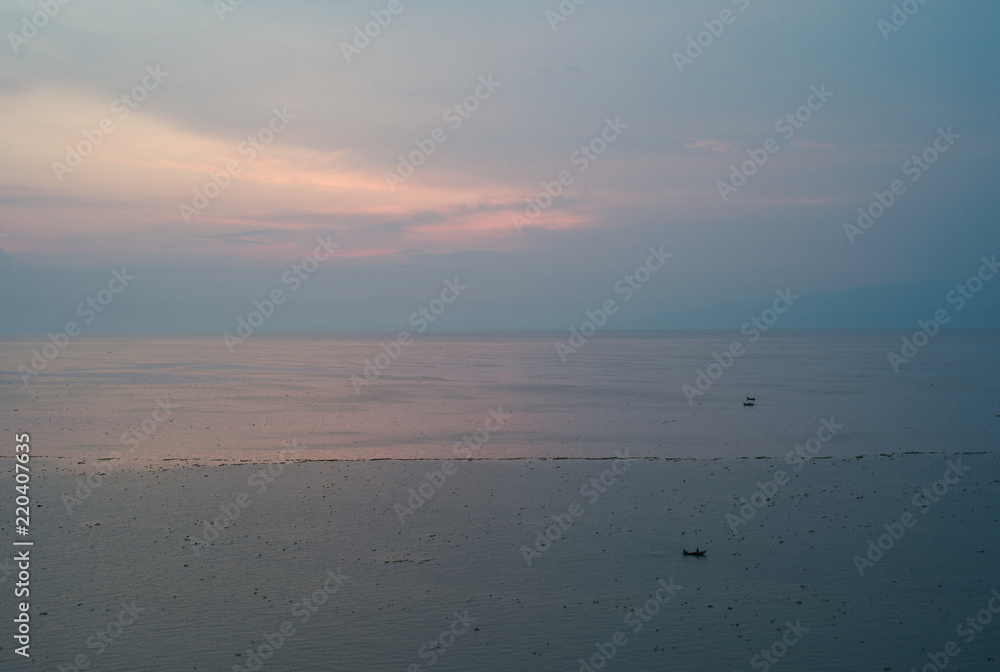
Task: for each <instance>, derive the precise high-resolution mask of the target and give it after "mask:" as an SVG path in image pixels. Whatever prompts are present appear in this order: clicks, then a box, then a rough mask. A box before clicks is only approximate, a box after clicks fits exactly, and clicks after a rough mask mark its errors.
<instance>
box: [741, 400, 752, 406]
mask: <svg viewBox="0 0 1000 672" xmlns="http://www.w3.org/2000/svg"><path fill="white" fill-rule="evenodd" d="M743 405H744V406H753V402H752V401H744V402H743Z"/></svg>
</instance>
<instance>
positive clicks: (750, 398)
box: [747, 397, 757, 401]
mask: <svg viewBox="0 0 1000 672" xmlns="http://www.w3.org/2000/svg"><path fill="white" fill-rule="evenodd" d="M747 401H757V397H747Z"/></svg>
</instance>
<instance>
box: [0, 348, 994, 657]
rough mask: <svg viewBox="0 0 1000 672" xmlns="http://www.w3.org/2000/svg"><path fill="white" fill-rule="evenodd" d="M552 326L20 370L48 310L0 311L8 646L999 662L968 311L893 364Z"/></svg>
mask: <svg viewBox="0 0 1000 672" xmlns="http://www.w3.org/2000/svg"><path fill="white" fill-rule="evenodd" d="M560 336H561V335H558V336H547V335H535V336H530V337H528V336H520V337H514V336H504V337H491V338H486V337H452V338H442V337H436V338H433V339H431V338H426V339H422V340H417V341H416V342H414V343H413V344H412V345H410V346H407V347H406V348H401V350H400V355H399V356H398V357H397V358H396V359H395V360H394V361H392V363H391V365H390V366H389V367H388V368H387V369H386V370H385V371H384V372H382V373H381V375H379V376H378V377H377V378H376V379H375V380H374V381H373V382H372V383H371V384H370V385H364V386H362V387H361V388H360V392H361V393H360V394H357V393H356V392H355V389H354V386H353V385H352V384H351V382H350V378H351V376H363V372H362V371H363V368H364V360H365V359H366V358H368V359H372V358H373V357H374V356H375V355H376V354H377V353H379V352H381V351H382V350H381V348H380V342H383V341H385V342H386V343H388V339H386V338H377V337H375V338H361V337H356V338H318V337H257V336H255V337H254V338H252V339H250V340H249V341H247V342H246V343H245V344H243V345H242V346H239V348H237V349H236V352H235V353H232V354H230V353H229V352H228V350H227V349H226V347H225V345H224V344H223V342H222V340H221V338H208V337H199V338H193V337H156V338H153V337H141V338H104V339H97V338H93V339H80V340H79V341H74V342H72V343H71V344H70V345H69V346H68V347H67V348H66V350H65V351H63V352H62V353H60V354H59V356H58V357H56V358H55V359H54V360H53V361H52V362H51V363H50V364H49V365H48V366H47V367H46V370H45V371H44V372H43V373H42V374H41V375H39V376H37V377H34V378H33V379H32V380H31V381H30V382H29V383H28V384H27V385H22V384H21V381H20V379H19V377H18V376H17V369H18V366H19V365H22V364H23V362H24V361H25V360H26V359H27V360H29V361H30V358H31V350H32V349H33V348H35V349H37V348H39V347H40V346H41V345H42V344H43V343H44V339H41V340H39V339H26V338H18V339H11V338H8V339H5V340H3V341H2V343H0V370H3V371H4V385H3V386H2V387H0V394H2V395H3V398H2V402H3V403H2V409H3V411H2V414H0V434H2V435H6V436H12V435H13V433H14V432H15V431H16V432H21V431H28V432H30V433H31V437H32V439H31V443H32V446H33V451H35V452H34V455H35V458H33V459H34V460H35V461H34V462H33V463H32V465H33V469H34V470H35V471H34V473H33V477H32V478H33V480H32V490H31V493H32V498H33V507H34V508H33V509H32V537H31V538H32V539H33V540H34V542H35V546H34V547H32V558H33V561H32V567H31V572H32V594H31V603H32V608H31V618H32V624H33V625H32V627H33V630H32V637H33V640H32V655H33V662H34V664H35V665H42V666H43V667H44V669H52V670H57V669H73V666H74V665H79V663H77V662H75V661H76V660H77V659H79V656H85V658H83V659H79V660H82V661H83V662H86V664H87V667H86V669H87V670H88V672H94V671H107V672H125V671H126V670H127V671H130V672H146V671H150V672H152V671H154V670H235V669H255V670H256V669H262V670H267V671H270V670H274V671H275V672H279V671H280V672H285V671H288V672H291V671H292V670H309V671H312V670H316V671H319V670H400V671H405V672H419V671H423V670H429V671H430V672H437V671H442V672H443V671H446V670H455V671H458V670H463V671H468V670H474V671H485V670H509V669H529V670H540V671H543V672H548V671H550V670H551V671H553V672H554V671H559V670H566V671H567V672H577V671H579V670H586V669H587V668H586V667H585V666H584V665H583V663H584V662H585V663H587V665H590V666H591V668H592V669H595V670H596V669H605V670H616V669H617V670H662V669H676V670H705V671H712V672H715V671H722V670H733V669H751V670H752V669H758V670H761V669H765V663H766V666H767V667H768V668H769V669H774V670H777V672H781V671H782V670H788V671H792V670H831V671H832V670H845V669H848V670H855V669H858V670H860V669H877V670H902V671H903V672H909V671H910V670H911V669H918V670H921V669H923V666H924V665H926V664H930V663H931V660H933V659H934V658H931V657H928V656H938V658H937V660H940V655H944V654H940V653H939V652H943V651H945V650H946V647H947V646H948V644H949V642H955V645H954V648H952V649H951V650H952V651H955V650H956V648H957V649H960V651H959V652H958V653H957V654H956V655H955V656H950V655H949V656H948V659H947V662H948V667H947V669H948V670H957V671H962V670H967V671H981V670H991V669H996V666H997V662H998V661H1000V637H998V633H1000V613H993V612H991V611H990V609H989V606H990V605H991V604H992V605H993V606H994V607H995V608H996V609H997V610H998V611H1000V599H994V597H993V592H992V591H994V590H997V589H1000V562H998V558H1000V504H998V499H997V495H998V493H1000V456H998V454H997V450H996V449H997V445H998V442H997V438H998V428H1000V418H998V417H996V416H997V415H998V414H1000V404H998V400H997V390H998V387H997V384H996V383H997V363H998V362H997V359H998V358H997V354H996V346H997V344H998V339H997V334H996V333H994V332H957V331H956V332H953V333H951V334H941V335H939V336H938V337H937V338H936V339H934V340H933V341H932V342H931V343H930V344H929V345H928V346H926V347H925V348H923V349H922V350H921V352H920V353H919V355H918V356H917V357H916V358H915V359H914V360H913V361H911V362H910V363H909V364H907V365H906V366H905V367H903V368H902V370H901V372H900V373H899V374H896V373H894V372H893V371H892V369H891V368H890V366H889V364H888V361H887V358H886V352H887V351H888V350H889V349H890V348H893V347H898V342H899V335H898V334H889V333H856V334H851V333H842V334H808V333H799V334H792V333H781V334H775V335H773V336H768V337H765V338H762V339H761V340H760V341H759V342H757V343H753V344H750V343H746V339H742V338H741V337H740V335H739V334H727V333H726V334H724V333H712V334H691V333H685V334H668V335H665V336H664V335H658V336H653V335H644V336H639V337H621V336H619V337H611V338H600V339H593V340H590V341H588V342H587V343H586V344H585V345H584V347H583V348H581V349H580V350H579V352H577V353H576V354H574V355H572V356H570V357H569V358H568V361H566V362H565V363H563V362H562V361H560V358H559V356H558V354H557V353H556V350H555V345H554V344H555V341H556V340H557V339H558V338H559V337H560ZM734 340H741V341H742V342H743V343H744V345H745V347H746V352H745V354H744V355H742V356H741V357H739V358H735V359H734V363H733V364H732V366H730V368H729V369H727V370H726V371H725V372H724V373H723V375H721V376H720V377H719V378H718V379H717V380H714V381H713V384H712V385H711V387H709V388H708V389H707V390H705V391H704V394H703V395H701V396H699V397H697V398H695V399H694V403H693V404H690V403H689V402H688V399H687V398H686V397H685V395H684V393H683V391H682V386H683V385H694V381H695V378H696V376H697V369H699V368H700V369H702V370H705V369H706V367H707V366H708V364H709V363H711V362H712V361H713V353H714V352H722V351H723V350H725V349H728V348H729V346H730V344H731V343H732V342H733V341H734ZM746 396H753V397H756V403H755V406H753V407H744V406H743V400H744V399H745V397H746ZM158 401H159V402H160V404H159V405H158ZM132 429H135V431H136V434H131V433H130V430H132ZM477 431H478V434H477ZM123 434H124V435H125V436H124V437H123ZM463 437H469V442H467V443H464V444H461V445H460V447H459V448H457V449H456V448H455V445H454V444H455V443H456V442H462V441H463ZM463 445H464V448H462V446H463ZM796 446H799V452H796ZM132 447H134V448H135V450H134V451H130V448H132ZM292 450H294V451H296V452H290V451H292ZM456 450H457V451H459V453H460V454H459V455H458V456H460V457H465V456H471V457H473V458H475V459H471V460H469V459H460V460H453V461H449V459H450V458H455V457H456ZM281 451H285V452H283V453H282V452H281ZM616 453H617V454H618V455H627V456H629V457H630V458H638V459H629V460H628V461H625V460H622V459H619V458H616ZM790 453H791V454H790ZM806 457H811V458H813V459H805V458H806ZM3 459H4V464H6V465H10V464H11V460H10V454H5V455H4V456H3ZM8 473H9V470H8ZM761 490H763V491H765V494H766V495H767V497H768V499H767V500H765V499H764V496H763V495H758V494H757V493H758V492H759V491H761ZM15 494H16V493H14V492H13V487H12V486H11V487H5V488H0V502H2V503H3V506H4V507H6V508H5V510H8V511H13V507H14V502H13V499H14V495H15ZM12 522H13V521H12V519H11V517H6V518H3V519H0V530H2V532H3V534H4V535H5V537H6V538H8V539H10V538H12V537H14V532H13V530H12V529H11V523H12ZM904 522H905V523H906V525H904ZM886 526H888V527H886ZM546 535H548V537H547V538H546ZM879 544H881V546H882V548H881V549H880V548H879V547H878V545H879ZM873 545H874V546H875V550H874V551H873V550H872V546H873ZM696 546H698V547H701V548H708V549H709V550H708V554H707V555H706V556H705V557H703V558H694V557H685V556H683V555H682V553H681V551H682V550H683V549H689V550H690V549H693V548H694V547H696ZM12 558H13V553H9V554H8V553H6V552H5V553H4V554H0V584H3V590H9V589H11V588H12V584H13V583H14V578H13V577H14V575H13V573H12V572H13V570H12V569H10V568H11V567H13V565H12V564H11V563H10V561H11V560H12ZM331 576H333V577H338V579H337V580H336V581H335V580H333V579H332V578H331ZM657 596H659V598H660V599H657ZM991 600H993V601H992V602H991ZM123 603H124V604H125V605H126V606H127V607H128V608H125V607H123V606H122V605H123ZM13 609H14V605H13V603H12V600H5V601H4V603H3V606H2V610H3V611H2V614H0V616H2V618H3V619H4V620H5V622H7V623H10V622H11V620H12V619H13V616H14V611H13ZM129 609H131V610H132V612H134V615H133V614H132V613H130V612H129ZM968 618H972V619H973V625H974V626H975V629H973V626H972V625H968V624H966V625H965V626H964V628H965V629H964V630H960V629H961V628H962V627H963V623H966V621H967V619H968ZM977 618H978V619H979V620H978V621H976V620H975V619H977ZM119 619H121V620H119ZM125 621H127V622H128V624H126V625H121V623H123V622H125ZM116 623H118V625H115V624H116ZM286 626H287V627H286ZM637 626H641V627H638V629H637ZM283 627H285V628H286V630H285V633H286V634H285V635H281V632H282V628H283ZM292 630H294V633H292ZM5 632H6V631H5ZM276 633H277V634H276ZM288 633H292V634H288ZM443 633H444V634H443ZM448 633H450V634H448ZM960 633H964V634H960ZM968 633H971V634H972V635H973V637H972V639H971V640H968V641H966V638H967V637H968ZM278 635H281V638H280V640H279V637H278ZM269 642H270V643H269ZM430 642H434V643H433V644H431V643H430ZM615 642H617V644H616V643H615ZM268 647H270V648H268ZM762 649H763V650H765V651H766V652H767V655H768V656H771V657H772V659H773V662H767V659H766V658H765V657H763V654H762V653H761V651H762ZM257 655H260V656H261V659H257V658H256V657H255V656H257ZM0 660H2V661H3V664H2V665H0V669H4V670H7V669H19V668H18V666H19V665H21V666H23V665H25V663H24V662H23V661H22V659H21V658H20V657H19V656H15V655H13V645H12V641H11V639H10V638H9V636H7V635H5V640H4V641H3V642H2V645H0ZM581 661H582V662H581ZM602 661H603V663H602ZM60 666H62V667H61V668H60ZM81 669H82V668H81ZM927 669H931V668H927Z"/></svg>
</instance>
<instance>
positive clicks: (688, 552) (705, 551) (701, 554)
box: [684, 548, 708, 557]
mask: <svg viewBox="0 0 1000 672" xmlns="http://www.w3.org/2000/svg"><path fill="white" fill-rule="evenodd" d="M707 552H708V549H707V548H706V549H705V550H704V551H701V550H698V548H695V549H694V550H693V551H689V550H687V549H686V548H685V549H684V555H697V556H698V557H701V556H703V555H705V553H707Z"/></svg>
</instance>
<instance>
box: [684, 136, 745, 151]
mask: <svg viewBox="0 0 1000 672" xmlns="http://www.w3.org/2000/svg"><path fill="white" fill-rule="evenodd" d="M684 146H685V147H687V148H688V149H707V150H710V151H713V152H733V151H736V149H737V146H736V144H734V143H732V142H729V141H728V140H720V139H718V138H704V139H702V140H697V139H695V138H688V139H687V140H685V141H684Z"/></svg>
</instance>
